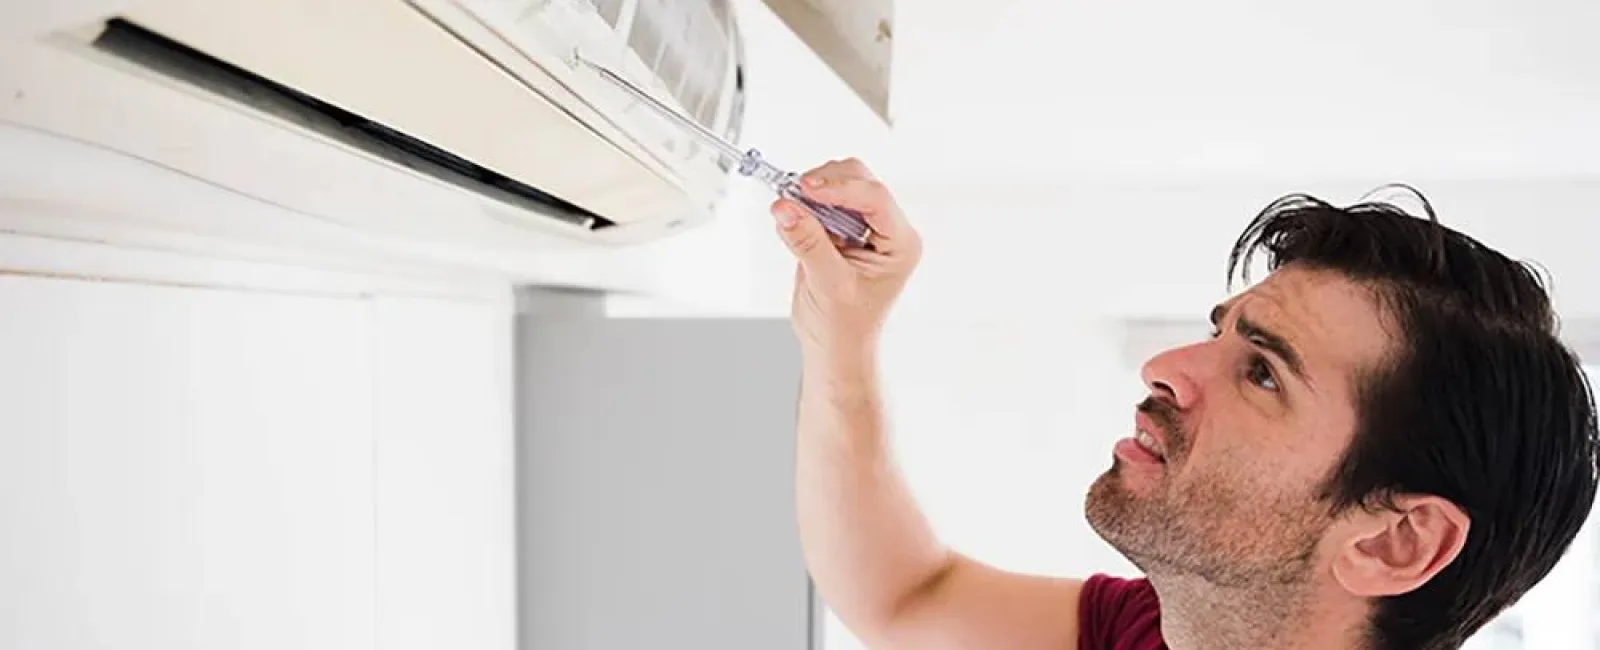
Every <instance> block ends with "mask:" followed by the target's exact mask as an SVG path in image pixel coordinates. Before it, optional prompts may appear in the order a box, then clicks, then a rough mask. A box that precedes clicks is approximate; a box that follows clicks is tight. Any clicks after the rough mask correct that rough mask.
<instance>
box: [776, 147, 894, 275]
mask: <svg viewBox="0 0 1600 650" xmlns="http://www.w3.org/2000/svg"><path fill="white" fill-rule="evenodd" d="M800 185H801V188H802V189H803V190H804V191H805V193H806V195H807V196H808V197H810V198H813V199H815V200H817V201H821V202H823V203H827V204H830V205H837V206H839V207H843V208H849V209H851V210H855V211H856V212H859V213H861V216H862V218H863V219H864V220H865V221H866V222H867V225H868V226H869V227H871V228H872V230H873V232H874V237H873V246H874V247H875V248H877V249H879V250H882V251H884V252H886V253H893V252H895V251H897V250H904V249H905V248H907V247H909V246H910V245H912V244H914V243H915V242H914V239H915V234H916V233H914V232H913V231H912V229H911V226H910V224H908V223H907V222H906V219H905V214H904V213H903V212H902V211H901V210H900V207H899V205H898V204H897V203H896V202H895V199H894V196H893V195H892V194H891V193H890V192H889V188H888V187H887V186H885V185H884V184H883V183H882V182H880V181H879V180H877V179H876V178H874V177H873V176H872V173H871V171H870V170H868V169H867V167H866V165H865V164H862V163H861V162H860V161H858V160H856V159H854V158H851V159H848V160H842V161H833V162H829V163H826V164H824V165H822V166H819V167H817V168H816V169H813V170H811V171H809V172H806V173H805V175H803V176H802V177H801V181H800Z"/></svg>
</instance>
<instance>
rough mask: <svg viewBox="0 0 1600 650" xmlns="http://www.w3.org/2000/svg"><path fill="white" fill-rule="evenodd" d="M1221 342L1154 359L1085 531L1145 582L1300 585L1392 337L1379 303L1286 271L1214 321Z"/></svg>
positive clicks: (1354, 288)
mask: <svg viewBox="0 0 1600 650" xmlns="http://www.w3.org/2000/svg"><path fill="white" fill-rule="evenodd" d="M1213 319H1214V323H1215V325H1216V327H1215V330H1214V331H1215V332H1217V335H1216V336H1215V337H1214V338H1212V339H1210V340H1208V341H1205V342H1201V343H1197V344H1194V345H1190V346H1188V347H1183V348H1178V349H1175V350H1169V351H1167V352H1164V353H1162V354H1160V355H1158V356H1156V357H1155V358H1153V359H1151V360H1150V361H1149V362H1147V363H1146V364H1145V366H1144V369H1143V373H1142V374H1143V379H1144V382H1145V384H1146V385H1147V386H1148V387H1149V390H1150V396H1149V398H1148V399H1146V400H1145V401H1144V402H1143V403H1142V404H1140V406H1139V409H1138V412H1137V413H1136V418H1135V424H1134V425H1133V426H1132V427H1130V431H1136V430H1141V429H1142V430H1144V431H1146V432H1148V433H1149V434H1150V435H1151V436H1153V437H1154V438H1155V440H1156V444H1155V447H1156V450H1157V452H1158V453H1159V456H1157V455H1153V454H1151V453H1149V452H1147V451H1141V447H1140V445H1138V444H1136V443H1135V442H1134V440H1133V439H1131V438H1130V439H1127V440H1123V441H1121V442H1120V443H1118V445H1117V446H1116V449H1115V451H1114V460H1113V465H1112V467H1111V469H1110V470H1108V471H1107V472H1106V473H1105V474H1103V475H1101V476H1100V478H1099V479H1098V480H1096V481H1095V483H1094V485H1093V486H1092V487H1090V489H1089V495H1088V500H1087V503H1086V510H1087V514H1088V518H1089V523H1090V525H1091V526H1093V527H1094V529H1095V530H1096V532H1098V533H1099V534H1100V535H1101V536H1102V537H1104V538H1105V539H1106V540H1107V541H1108V542H1109V543H1110V544H1111V545H1112V546H1114V547H1116V548H1117V550H1118V551H1120V552H1121V553H1122V554H1123V555H1125V556H1127V557H1128V558H1129V560H1130V561H1132V562H1133V563H1134V564H1135V565H1137V566H1139V567H1140V568H1141V569H1142V570H1144V571H1145V572H1147V573H1150V574H1158V573H1165V574H1169V575H1190V576H1197V577H1200V578H1203V579H1206V580H1208V581H1210V582H1213V583H1216V584H1219V585H1226V586H1252V585H1265V584H1277V585H1284V584H1292V583H1299V582H1304V581H1306V579H1307V578H1308V576H1310V575H1311V574H1312V573H1313V571H1314V569H1315V567H1316V563H1317V556H1318V554H1317V546H1318V543H1319V541H1321V539H1322V538H1323V534H1324V533H1325V532H1326V531H1327V530H1328V527H1329V526H1330V524H1331V523H1332V514H1331V512H1330V510H1329V506H1328V504H1327V503H1325V502H1323V501H1321V500H1319V499H1318V492H1319V490H1320V488H1322V487H1323V485H1324V483H1325V481H1326V480H1327V477H1328V475H1329V473H1330V472H1331V471H1332V469H1333V466H1334V464H1335V463H1336V462H1337V461H1338V460H1339V458H1340V457H1341V456H1342V454H1343V453H1344V451H1345V449H1346V448H1347V447H1348V446H1349V444H1350V441H1351V439H1352V437H1353V436H1354V433H1355V426H1356V411H1355V404H1356V399H1357V395H1356V392H1355V391H1356V388H1357V383H1356V382H1357V380H1358V377H1359V376H1360V374H1361V373H1363V372H1368V371H1370V370H1372V369H1375V368H1377V367H1379V366H1380V365H1381V360H1382V359H1383V358H1384V357H1385V354H1386V352H1387V349H1388V342H1389V341H1390V340H1391V337H1390V335H1389V333H1388V332H1386V331H1385V329H1384V326H1383V325H1381V324H1380V320H1379V311H1378V308H1377V304H1376V303H1375V302H1374V300H1373V297H1372V294H1371V293H1370V292H1369V291H1368V290H1367V289H1365V288H1363V287H1361V286H1359V285H1356V284H1355V283H1353V282H1351V281H1349V280H1347V279H1345V278H1344V277H1342V276H1340V275H1338V274H1335V273H1331V272H1327V271H1318V270H1309V269H1304V268H1295V267H1293V266H1289V267H1285V268H1283V269H1280V270H1279V271H1278V272H1276V273H1274V274H1272V275H1271V276H1269V277H1268V278H1267V279H1266V280H1264V281H1263V282H1261V283H1260V284H1258V285H1256V286H1255V287H1253V288H1251V289H1250V290H1249V291H1246V292H1245V293H1243V294H1240V295H1239V296H1236V297H1235V298H1234V299H1232V300H1230V301H1228V302H1227V303H1225V304H1223V305H1221V306H1219V308H1218V309H1217V310H1216V311H1215V312H1214V313H1213Z"/></svg>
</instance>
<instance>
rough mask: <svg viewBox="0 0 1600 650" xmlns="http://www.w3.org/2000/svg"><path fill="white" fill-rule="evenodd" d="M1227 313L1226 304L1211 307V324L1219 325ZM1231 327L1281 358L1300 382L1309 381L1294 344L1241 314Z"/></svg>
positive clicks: (1257, 345)
mask: <svg viewBox="0 0 1600 650" xmlns="http://www.w3.org/2000/svg"><path fill="white" fill-rule="evenodd" d="M1227 315H1228V306H1227V305H1217V306H1216V307H1213V308H1212V309H1211V324H1212V325H1216V326H1219V327H1220V326H1221V325H1222V321H1223V319H1224V318H1226V317H1227ZM1233 329H1234V331H1235V332H1238V334H1239V336H1241V337H1244V339H1245V340H1246V341H1249V342H1250V344H1251V345H1254V346H1256V347H1259V348H1261V349H1263V350H1266V351H1267V352H1269V353H1271V354H1272V355H1273V356H1276V357H1278V359H1280V360H1282V361H1283V365H1285V366H1288V367H1289V372H1291V373H1294V376H1295V377H1297V378H1299V379H1300V381H1301V382H1302V383H1305V384H1307V385H1309V384H1310V383H1311V379H1310V378H1309V377H1307V376H1306V366H1305V362H1304V361H1302V360H1301V358H1300V353H1299V352H1296V351H1295V349H1294V346H1292V345H1290V344H1289V340H1288V339H1285V338H1283V336H1281V335H1279V334H1277V333H1275V332H1272V331H1270V330H1268V329H1266V328H1264V327H1262V326H1261V325H1260V324H1258V323H1256V322H1254V321H1252V320H1250V319H1248V318H1245V317H1244V316H1243V315H1240V316H1239V319H1238V320H1236V321H1234V324H1233Z"/></svg>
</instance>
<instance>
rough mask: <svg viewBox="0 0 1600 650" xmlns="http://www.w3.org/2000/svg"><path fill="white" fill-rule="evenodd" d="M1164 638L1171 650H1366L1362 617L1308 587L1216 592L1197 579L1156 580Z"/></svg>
mask: <svg viewBox="0 0 1600 650" xmlns="http://www.w3.org/2000/svg"><path fill="white" fill-rule="evenodd" d="M1150 583H1151V585H1152V586H1154V587H1155V589H1156V594H1157V595H1158V596H1159V597H1160V599H1161V635H1162V637H1163V639H1164V640H1165V641H1166V644H1167V647H1169V648H1172V649H1173V650H1225V649H1233V648H1253V649H1258V650H1279V649H1283V650H1287V649H1290V648H1293V649H1295V650H1362V648H1363V645H1362V642H1361V641H1362V639H1361V633H1360V629H1361V626H1362V623H1363V621H1364V612H1361V611H1352V610H1351V608H1349V607H1340V606H1330V605H1327V604H1325V602H1326V599H1323V598H1318V597H1317V596H1316V595H1315V594H1312V593H1307V589H1309V588H1310V587H1308V586H1307V585H1287V586H1282V587H1268V588H1266V589H1245V588H1232V587H1218V586H1217V585H1214V584H1212V583H1210V582H1207V581H1205V580H1204V579H1201V578H1198V577H1193V576H1176V577H1175V576H1155V575H1152V576H1151V577H1150Z"/></svg>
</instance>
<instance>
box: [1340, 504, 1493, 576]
mask: <svg viewBox="0 0 1600 650" xmlns="http://www.w3.org/2000/svg"><path fill="white" fill-rule="evenodd" d="M1394 505H1395V506H1396V510H1389V509H1382V510H1377V511H1373V512H1359V513H1358V514H1356V515H1355V516H1354V518H1353V520H1352V521H1351V522H1350V526H1349V528H1348V530H1349V531H1350V533H1351V534H1349V535H1348V536H1346V537H1345V539H1344V540H1343V541H1342V542H1341V543H1340V545H1339V547H1338V548H1336V549H1334V557H1333V576H1334V579H1335V580H1338V581H1339V584H1340V585H1341V586H1343V587H1344V588H1345V590H1346V591H1348V592H1350V593H1351V594H1353V595H1356V596H1362V597H1368V598H1377V597H1382V596H1394V595H1398V594H1404V593H1407V592H1410V591H1412V590H1414V589H1416V588H1418V587H1421V586H1422V585H1423V584H1425V583H1427V582H1428V581H1429V580H1431V579H1432V578H1433V576H1435V575H1437V574H1438V573H1439V572H1440V571H1442V570H1444V568H1445V567H1446V566H1449V565H1450V563H1451V562H1452V561H1454V560H1455V559H1456V556H1457V555H1459V554H1460V553H1461V548H1462V547H1463V546H1465V545H1466V543H1467V529H1468V528H1469V527H1470V526H1471V524H1472V521H1471V519H1470V518H1469V517H1467V514H1466V512H1464V511H1462V510H1461V508H1460V507H1458V506H1457V505H1456V504H1454V503H1451V502H1450V501H1449V500H1446V499H1444V498H1441V497H1437V496H1432V495H1401V496H1398V497H1396V498H1395V499H1394Z"/></svg>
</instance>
